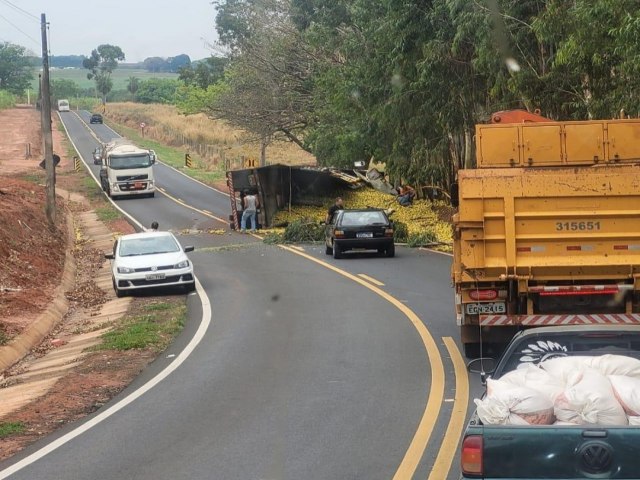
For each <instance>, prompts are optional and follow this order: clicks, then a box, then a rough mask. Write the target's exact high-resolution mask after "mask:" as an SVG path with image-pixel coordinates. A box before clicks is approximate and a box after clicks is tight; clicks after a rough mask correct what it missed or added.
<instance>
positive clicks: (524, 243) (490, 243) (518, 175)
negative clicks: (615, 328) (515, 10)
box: [452, 111, 640, 358]
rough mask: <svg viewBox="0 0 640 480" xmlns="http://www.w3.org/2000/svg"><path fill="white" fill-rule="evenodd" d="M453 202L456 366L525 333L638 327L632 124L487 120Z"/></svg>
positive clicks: (637, 165)
mask: <svg viewBox="0 0 640 480" xmlns="http://www.w3.org/2000/svg"><path fill="white" fill-rule="evenodd" d="M455 190H456V189H454V191H455ZM452 200H453V201H454V205H457V206H458V212H457V214H456V215H455V216H454V221H453V223H454V245H453V247H454V248H453V252H454V259H453V266H452V278H453V283H454V287H455V308H456V318H457V323H458V326H459V327H460V330H461V341H462V343H463V345H464V350H465V355H466V356H467V357H469V358H472V357H477V356H478V355H479V354H480V345H482V346H483V347H484V348H486V349H487V350H491V349H494V348H495V349H498V350H499V349H500V346H501V345H504V344H506V343H507V342H508V341H509V340H510V339H511V338H512V337H513V335H514V334H515V333H516V332H517V331H519V330H522V329H523V328H527V327H536V326H554V325H628V324H640V119H617V120H592V121H568V122H555V121H551V120H548V119H545V118H544V117H540V116H539V115H535V114H529V113H527V112H522V111H515V112H499V113H497V114H494V115H493V117H492V123H490V124H486V125H477V126H476V168H474V169H464V170H460V171H459V172H458V180H457V195H456V198H452ZM485 351H486V350H485Z"/></svg>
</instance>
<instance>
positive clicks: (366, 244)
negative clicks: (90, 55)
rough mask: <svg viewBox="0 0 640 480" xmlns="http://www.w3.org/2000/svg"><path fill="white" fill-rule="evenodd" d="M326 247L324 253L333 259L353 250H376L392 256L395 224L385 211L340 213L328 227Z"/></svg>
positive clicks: (393, 253)
mask: <svg viewBox="0 0 640 480" xmlns="http://www.w3.org/2000/svg"><path fill="white" fill-rule="evenodd" d="M325 246H326V251H325V253H326V254H327V255H331V254H333V258H341V257H342V254H343V253H344V252H346V251H347V250H354V249H363V250H377V251H378V253H380V254H385V255H386V256H387V257H393V256H394V255H395V244H394V243H393V223H392V222H391V221H390V220H389V217H387V214H386V213H385V212H384V210H378V209H366V210H338V212H337V213H336V215H335V216H334V220H333V223H331V224H329V225H327V227H326V234H325Z"/></svg>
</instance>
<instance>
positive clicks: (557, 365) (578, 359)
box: [540, 354, 640, 382]
mask: <svg viewBox="0 0 640 480" xmlns="http://www.w3.org/2000/svg"><path fill="white" fill-rule="evenodd" d="M540 367H541V368H542V369H544V370H545V371H547V372H549V374H551V375H552V376H554V377H556V378H560V379H562V380H563V381H564V382H566V381H567V380H568V378H569V375H571V374H572V373H574V372H576V371H579V370H582V369H583V368H593V369H594V370H597V371H598V372H600V373H601V374H602V375H628V376H630V377H635V378H638V379H640V360H638V359H636V358H632V357H625V356H624V355H610V354H607V355H600V356H595V357H587V356H575V357H560V358H552V359H551V360H547V361H544V362H542V363H541V364H540Z"/></svg>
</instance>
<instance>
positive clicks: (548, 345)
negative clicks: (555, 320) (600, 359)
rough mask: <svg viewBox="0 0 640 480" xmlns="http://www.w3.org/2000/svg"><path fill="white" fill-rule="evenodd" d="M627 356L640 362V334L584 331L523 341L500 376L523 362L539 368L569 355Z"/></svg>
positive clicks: (515, 349)
mask: <svg viewBox="0 0 640 480" xmlns="http://www.w3.org/2000/svg"><path fill="white" fill-rule="evenodd" d="M605 354H614V355H625V356H628V357H634V358H638V359H640V335H639V334H638V333H625V332H610V333H607V332H604V333H603V332H584V333H579V334H575V333H573V334H558V335H545V336H532V337H529V338H526V337H525V338H523V339H522V340H521V341H520V342H519V343H518V344H516V345H515V348H514V349H512V350H511V349H510V352H507V353H506V356H505V358H504V360H503V362H502V365H500V366H499V367H498V369H497V370H496V373H497V374H498V376H502V375H503V374H505V373H507V372H509V371H511V370H515V369H516V368H518V366H519V365H521V364H523V363H532V364H534V365H537V364H538V363H540V362H543V361H545V360H550V359H552V358H557V357H568V356H576V355H580V356H597V355H605Z"/></svg>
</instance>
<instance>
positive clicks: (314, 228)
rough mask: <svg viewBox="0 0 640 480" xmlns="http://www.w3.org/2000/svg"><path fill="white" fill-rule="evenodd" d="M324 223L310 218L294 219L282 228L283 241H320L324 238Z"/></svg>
mask: <svg viewBox="0 0 640 480" xmlns="http://www.w3.org/2000/svg"><path fill="white" fill-rule="evenodd" d="M324 228H325V227H324V225H321V224H319V223H318V222H317V221H316V220H312V219H310V218H301V219H298V220H294V221H293V222H291V223H290V224H289V225H287V227H286V228H285V229H284V234H283V235H282V239H283V240H284V241H285V242H289V243H295V242H320V241H322V240H324Z"/></svg>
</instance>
